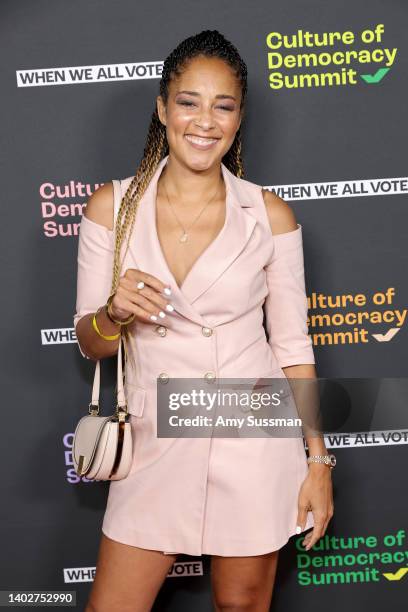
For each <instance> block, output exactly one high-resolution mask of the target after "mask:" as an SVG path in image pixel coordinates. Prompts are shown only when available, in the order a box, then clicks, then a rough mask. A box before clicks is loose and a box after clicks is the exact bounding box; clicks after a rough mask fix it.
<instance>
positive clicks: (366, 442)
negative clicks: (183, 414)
mask: <svg viewBox="0 0 408 612" xmlns="http://www.w3.org/2000/svg"><path fill="white" fill-rule="evenodd" d="M0 11H1V17H2V19H1V21H0V28H1V37H0V40H1V44H2V50H3V53H2V54H1V56H0V62H1V74H2V80H3V87H2V96H1V103H2V107H3V109H2V147H1V152H0V155H1V162H2V163H1V180H2V189H3V222H2V224H1V231H2V236H1V245H2V247H3V249H4V257H3V266H2V270H3V275H4V276H3V288H4V292H3V299H2V320H3V323H4V325H3V331H2V334H1V339H2V344H3V346H2V354H3V367H2V372H1V375H2V389H3V391H4V393H3V418H2V440H3V444H2V459H3V486H2V504H1V521H0V533H1V543H2V547H1V548H2V566H1V585H0V588H1V589H3V590H4V589H13V590H17V589H52V590H59V589H60V590H74V591H76V592H77V602H78V604H77V607H78V609H82V608H83V606H84V602H85V600H86V597H87V593H88V591H89V588H90V582H91V581H92V579H93V571H94V568H95V561H96V551H97V546H98V543H99V538H100V524H101V519H102V514H103V511H104V504H105V499H106V495H107V483H90V482H86V481H83V482H80V483H78V481H77V480H78V479H77V478H76V476H75V474H74V471H73V467H72V461H71V455H70V445H71V443H72V433H73V430H74V427H75V424H76V422H77V421H78V419H79V418H80V416H82V415H83V414H84V413H85V411H86V410H87V405H88V401H89V398H90V383H91V381H92V376H93V371H94V364H93V363H92V362H90V361H88V360H84V359H83V358H82V357H81V355H80V353H79V351H78V348H77V346H76V338H75V334H74V330H73V322H72V317H73V313H74V310H75V289H76V250H77V240H78V238H77V232H78V225H79V221H80V214H81V212H82V207H83V206H84V205H85V203H86V201H87V197H88V196H87V193H88V194H89V193H91V192H92V191H93V190H94V189H95V187H96V186H97V185H99V184H100V183H103V182H105V181H109V180H111V179H112V178H124V177H127V176H129V175H131V174H134V172H135V169H136V167H137V165H138V163H139V161H140V158H141V154H142V151H143V147H144V142H145V137H146V131H147V126H148V122H149V119H150V116H151V112H152V110H153V107H154V103H155V96H156V95H157V93H158V81H159V77H160V68H161V62H162V61H163V60H164V58H165V57H166V55H167V54H168V53H169V52H170V50H171V49H173V48H174V46H176V45H177V44H178V43H179V42H180V41H181V40H182V39H183V38H185V37H187V36H190V35H191V34H194V33H197V32H199V31H201V30H202V29H208V28H210V29H214V28H216V29H218V30H219V31H221V32H222V33H223V34H224V35H225V36H226V37H227V38H229V39H230V40H231V41H232V42H233V43H234V44H235V45H236V46H237V47H238V49H239V51H240V52H241V54H242V56H243V58H244V59H245V61H246V62H247V65H248V70H249V97H248V112H247V117H246V120H245V123H244V125H243V143H244V161H245V168H246V178H248V179H249V180H251V181H254V182H257V183H259V184H262V185H264V186H268V187H271V188H275V189H276V191H277V192H278V193H279V194H280V195H281V196H282V197H284V198H285V199H286V200H287V201H288V202H291V204H292V206H293V208H294V210H295V213H296V215H297V218H298V221H299V222H300V223H302V225H303V237H304V249H305V266H306V281H307V291H308V296H310V298H312V297H313V294H316V295H318V294H320V295H323V296H346V295H349V294H350V295H353V296H355V295H356V294H362V295H363V296H365V297H366V300H367V301H366V304H360V305H356V304H348V305H346V306H344V307H342V306H338V305H336V304H335V303H333V305H332V307H328V308H326V307H325V306H324V304H320V305H318V306H317V307H314V305H313V304H312V303H311V308H310V317H311V319H310V333H311V334H312V336H313V340H314V345H315V355H316V360H317V370H318V374H319V376H321V377H323V376H328V377H329V376H330V377H342V376H344V377H346V376H348V377H362V376H366V377H373V378H382V377H393V376H395V377H405V375H406V348H407V336H406V325H405V320H404V318H405V316H406V313H407V311H406V305H407V287H408V284H407V280H406V270H407V267H408V258H407V249H406V227H407V222H408V213H407V209H406V205H407V189H408V183H407V177H406V176H405V177H404V175H406V174H407V173H406V163H407V160H406V145H404V142H405V139H406V96H407V80H406V74H407V58H408V52H407V38H406V26H407V17H408V6H407V4H406V3H405V2H403V1H401V0H388V2H384V1H380V0H372V1H371V2H369V3H368V2H363V1H362V0H353V1H352V2H351V0H343V1H342V2H330V3H327V2H324V1H323V0H311V1H309V2H303V0H289V1H283V0H276V1H275V2H273V3H270V2H266V1H265V0H258V1H257V2H255V3H247V2H242V1H241V0H238V1H236V2H225V1H224V0H217V2H215V1H213V0H208V1H207V2H206V3H195V2H187V1H182V0H173V2H168V3H164V2H155V1H154V0H153V1H152V2H144V1H143V0H142V1H141V2H138V3H135V2H132V1H130V0H117V1H116V2H109V1H108V0H85V1H82V2H79V1H78V0H71V2H62V1H61V0H54V1H53V2H47V1H45V0H39V1H37V2H32V1H30V0H13V1H5V0H3V2H2V3H1V6H0ZM299 30H300V31H302V32H303V33H304V32H307V31H309V32H315V33H318V34H323V33H325V32H346V31H349V32H352V33H354V38H355V40H354V42H352V43H347V42H341V41H340V42H336V43H335V44H334V45H333V46H330V45H327V46H324V47H316V46H315V45H314V46H311V47H303V48H285V47H280V48H279V49H271V48H269V47H268V45H267V39H268V34H270V33H271V32H276V33H278V34H279V35H292V34H295V33H297V32H298V31H299ZM271 40H272V41H275V42H276V41H277V40H278V37H277V36H272V37H271ZM346 51H349V52H350V51H354V52H357V53H356V54H355V57H354V58H351V59H350V62H349V63H346V62H347V58H345V55H344V53H345V52H346ZM271 52H273V53H280V54H281V56H282V57H283V58H286V59H287V60H288V59H289V56H290V55H292V56H293V58H294V61H295V63H296V65H295V66H293V67H290V66H289V65H286V66H281V67H280V68H279V67H273V66H269V65H268V57H270V56H268V53H271ZM336 52H337V55H336ZM300 53H315V54H316V55H317V57H318V59H320V63H318V65H316V66H314V65H313V64H311V65H309V66H307V65H306V66H305V65H303V66H302V65H299V64H298V62H299V60H300ZM323 53H324V55H320V54H323ZM387 53H388V55H387ZM273 57H275V58H276V56H273ZM389 57H391V61H390V60H389V59H388V58H389ZM336 62H337V63H336ZM97 66H101V67H103V68H104V73H102V74H101V73H99V78H98V69H97ZM135 66H136V69H135ZM73 67H76V68H73ZM85 67H90V68H89V69H88V70H84V68H85ZM381 69H385V70H382V71H381ZM387 69H388V70H387ZM132 70H133V72H132ZM377 71H379V72H377ZM277 73H278V74H277ZM126 74H128V75H129V74H130V75H133V76H131V77H130V78H124V77H126ZM106 75H108V79H107V78H106ZM271 75H272V79H276V81H275V80H272V81H271V80H270V77H271ZM279 75H280V76H279ZM339 75H340V76H341V75H342V76H343V79H345V80H343V81H340V82H339V81H338V80H336V79H337V78H339ZM367 75H368V76H367ZM369 75H371V77H370V76H369ZM305 76H306V77H308V78H309V79H310V80H309V81H307V80H306V82H302V79H304V78H305ZM285 78H287V79H288V80H287V81H286V82H283V81H282V82H283V86H282V87H280V88H276V87H271V86H270V84H271V82H272V83H276V82H279V79H282V80H283V79H285ZM296 79H297V85H298V86H293V85H294V84H296ZM322 183H330V184H331V187H330V189H328V190H327V189H326V188H324V186H322V185H321V184H322ZM81 184H82V186H81ZM86 189H88V190H89V191H88V192H87V191H86ZM75 205H76V206H75ZM375 313H377V314H375ZM356 314H363V318H362V320H361V321H353V320H351V319H347V316H349V317H350V316H351V315H356ZM323 315H325V316H326V317H327V318H322V316H323ZM319 317H320V318H319ZM364 317H366V318H364ZM398 317H399V318H398ZM385 334H387V335H385ZM112 365H113V363H112V362H111V361H110V360H105V363H104V364H103V376H102V380H103V385H104V388H103V398H104V400H105V403H104V405H105V406H106V407H107V410H110V408H111V406H112V397H113V396H112V392H113V382H114V372H113V368H112ZM355 409H358V406H357V407H355ZM383 442H384V438H383V437H382V436H381V432H379V433H378V438H377V439H376V440H374V439H373V438H372V437H365V438H364V437H363V438H361V439H355V440H354V441H353V443H351V444H349V445H344V444H343V441H342V440H340V439H338V440H326V444H327V446H328V447H329V448H331V450H332V451H333V452H335V453H336V455H337V458H338V466H337V467H336V470H335V472H334V483H335V516H334V517H333V519H332V521H331V523H330V525H329V529H328V532H327V533H328V536H331V537H332V538H338V539H339V541H340V545H338V547H337V548H336V542H337V540H336V541H335V540H332V541H331V542H327V541H325V546H323V542H321V543H320V546H319V547H315V548H316V550H313V551H310V553H309V554H307V555H306V554H304V552H303V550H302V547H300V546H299V547H298V546H297V544H298V542H300V540H301V539H302V536H300V538H299V540H298V539H297V537H293V538H291V540H289V542H288V544H287V545H286V546H285V547H284V548H283V549H282V550H281V553H280V561H279V568H278V575H277V582H276V587H275V595H274V602H273V609H274V610H279V611H284V610H285V611H286V610H298V609H302V610H304V611H308V610H310V611H312V610H313V611H314V610H316V609H323V608H324V609H329V610H331V612H334V611H336V610H340V609H341V610H343V609H344V608H348V609H350V610H357V609H360V608H361V607H362V606H363V605H364V606H367V607H371V608H372V609H373V610H382V609H383V608H384V607H385V606H386V605H390V604H391V605H395V606H396V605H398V604H399V605H400V606H401V605H402V604H403V602H404V601H405V599H406V595H407V587H406V585H407V584H408V582H407V581H408V575H406V572H407V571H408V565H407V558H408V552H407V551H408V547H407V543H406V529H407V494H406V486H405V485H406V478H405V475H404V474H403V470H404V467H405V461H406V456H407V455H406V448H407V447H406V440H404V437H403V436H402V437H401V442H402V443H398V438H397V436H394V439H393V442H392V443H390V442H388V443H383ZM136 520H137V518H136ZM352 537H356V538H360V540H359V541H356V542H354V544H353V545H350V543H349V540H348V538H352ZM341 542H343V544H341ZM330 544H331V546H330ZM345 544H347V548H344V546H345ZM369 553H371V554H372V555H374V556H371V557H369V556H368V554H369ZM374 553H376V554H374ZM306 559H308V560H309V563H307V562H305V560H306ZM312 560H313V564H311V561H312ZM208 569H209V558H207V557H205V556H203V557H201V558H192V557H188V556H185V557H182V556H181V557H179V559H178V562H177V564H176V565H175V566H174V569H173V571H172V573H171V574H170V575H169V577H168V578H167V579H166V581H165V584H164V585H163V588H162V591H161V593H160V595H159V598H158V601H157V604H156V606H155V607H157V609H163V610H184V609H185V610H187V609H191V607H192V606H194V608H195V609H196V610H209V609H211V603H210V591H209V573H208Z"/></svg>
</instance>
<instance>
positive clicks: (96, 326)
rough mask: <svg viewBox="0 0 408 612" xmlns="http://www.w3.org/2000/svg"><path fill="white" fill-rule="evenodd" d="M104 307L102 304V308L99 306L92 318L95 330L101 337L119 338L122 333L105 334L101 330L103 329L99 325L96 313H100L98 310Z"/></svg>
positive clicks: (105, 338)
mask: <svg viewBox="0 0 408 612" xmlns="http://www.w3.org/2000/svg"><path fill="white" fill-rule="evenodd" d="M102 308H104V306H101V308H98V310H97V311H96V312H95V314H94V316H93V318H92V327H93V328H94V330H95V331H96V333H97V334H98V336H100V337H101V338H103V339H104V340H117V339H118V338H120V333H121V332H119V333H118V334H115V335H114V336H105V334H103V333H102V332H101V330H100V329H99V327H98V324H97V322H96V315H97V314H98V312H99V311H100V310H101V309H102Z"/></svg>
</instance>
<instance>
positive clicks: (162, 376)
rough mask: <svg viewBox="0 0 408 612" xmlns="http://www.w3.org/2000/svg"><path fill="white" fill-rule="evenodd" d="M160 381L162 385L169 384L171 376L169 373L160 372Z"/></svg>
mask: <svg viewBox="0 0 408 612" xmlns="http://www.w3.org/2000/svg"><path fill="white" fill-rule="evenodd" d="M158 379H159V380H160V382H161V383H163V384H164V383H166V382H169V375H168V374H167V372H160V374H159V376H158Z"/></svg>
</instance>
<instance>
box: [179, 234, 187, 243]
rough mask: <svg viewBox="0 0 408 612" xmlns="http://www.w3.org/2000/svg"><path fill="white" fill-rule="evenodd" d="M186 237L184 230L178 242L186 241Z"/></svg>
mask: <svg viewBox="0 0 408 612" xmlns="http://www.w3.org/2000/svg"><path fill="white" fill-rule="evenodd" d="M187 239H188V234H186V232H184V234H182V235H181V236H180V238H179V240H180V242H187Z"/></svg>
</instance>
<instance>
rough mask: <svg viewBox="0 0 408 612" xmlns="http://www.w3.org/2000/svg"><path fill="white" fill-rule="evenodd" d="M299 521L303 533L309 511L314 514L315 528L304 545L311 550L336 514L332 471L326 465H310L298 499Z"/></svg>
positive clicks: (307, 535) (305, 539)
mask: <svg viewBox="0 0 408 612" xmlns="http://www.w3.org/2000/svg"><path fill="white" fill-rule="evenodd" d="M298 508H299V510H298V519H297V525H300V527H301V530H302V531H303V529H304V526H305V523H306V518H307V511H308V510H311V511H312V512H313V520H314V527H313V529H312V531H309V532H308V533H307V534H306V536H305V538H304V540H303V542H302V544H304V545H305V544H306V546H305V550H309V549H310V548H311V547H312V546H314V544H315V543H316V542H317V540H319V539H320V538H321V537H322V536H323V535H324V534H325V532H326V529H327V525H328V524H329V521H330V519H331V517H332V516H333V513H334V504H333V487H332V479H331V469H330V467H328V466H327V465H325V464H321V463H320V464H319V463H310V464H309V473H308V475H307V476H306V478H305V480H304V481H303V483H302V486H301V487H300V491H299V498H298Z"/></svg>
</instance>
